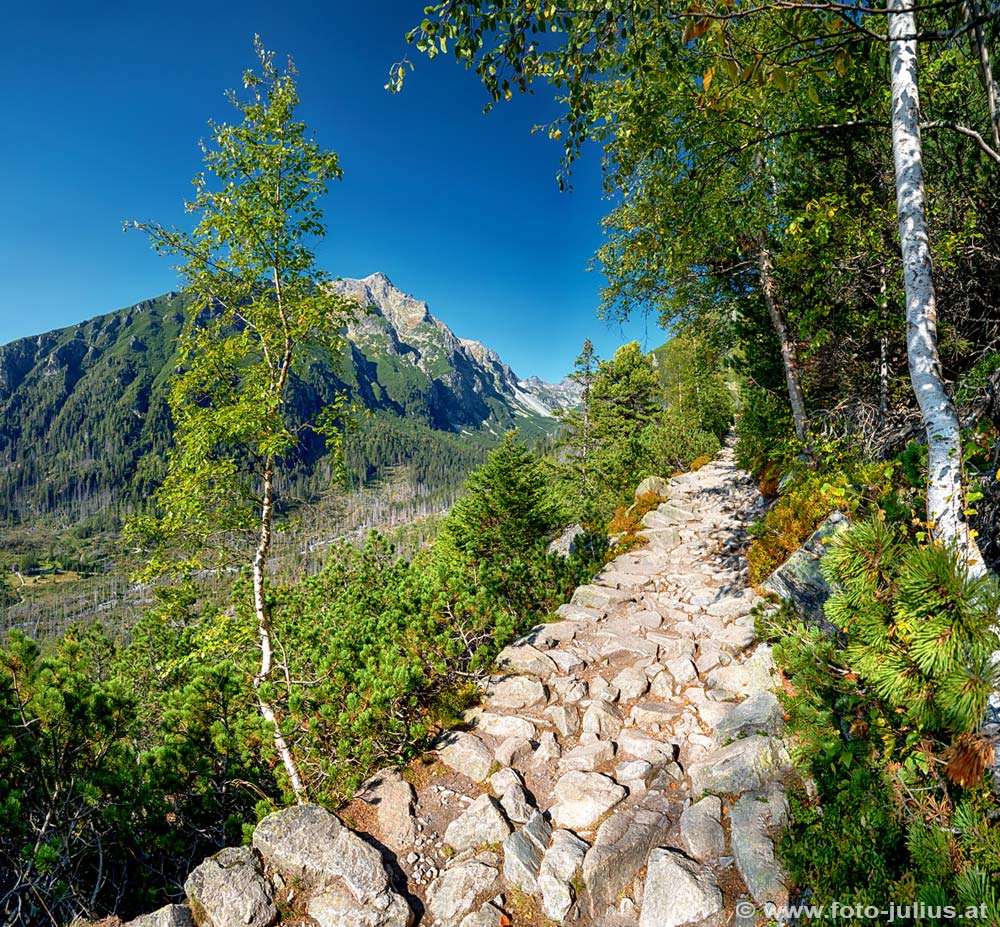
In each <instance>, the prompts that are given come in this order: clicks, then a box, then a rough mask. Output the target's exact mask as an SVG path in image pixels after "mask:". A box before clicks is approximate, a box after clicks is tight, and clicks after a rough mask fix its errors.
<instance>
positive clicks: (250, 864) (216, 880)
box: [167, 847, 278, 927]
mask: <svg viewBox="0 0 1000 927" xmlns="http://www.w3.org/2000/svg"><path fill="white" fill-rule="evenodd" d="M184 893H185V894H186V895H187V897H188V900H189V901H190V903H191V906H192V907H193V908H194V909H195V911H197V912H200V913H201V914H202V915H203V917H201V918H200V922H201V923H202V924H203V925H204V927H269V925H271V924H273V923H274V922H275V921H276V920H277V919H278V907H277V905H276V904H275V903H274V891H273V889H272V888H271V883H270V882H268V880H267V879H265V878H264V875H263V873H262V871H261V867H260V861H259V860H258V859H257V854H256V853H254V851H253V850H252V849H251V848H250V847H227V848H226V849H224V850H221V851H220V852H218V853H216V854H215V856H210V857H209V858H208V859H206V860H205V861H204V862H203V863H202V864H201V865H200V866H198V868H197V869H195V870H194V871H193V872H192V873H191V874H190V875H189V876H188V877H187V881H186V882H185V883H184ZM167 923H169V921H168V922H167Z"/></svg>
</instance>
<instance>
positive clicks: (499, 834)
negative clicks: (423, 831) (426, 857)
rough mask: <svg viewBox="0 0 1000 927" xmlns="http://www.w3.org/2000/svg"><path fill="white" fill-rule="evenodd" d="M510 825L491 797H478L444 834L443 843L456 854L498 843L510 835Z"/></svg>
mask: <svg viewBox="0 0 1000 927" xmlns="http://www.w3.org/2000/svg"><path fill="white" fill-rule="evenodd" d="M510 830H511V828H510V824H508V823H507V818H506V816H505V815H504V813H503V811H502V810H501V808H500V805H499V803H498V802H497V800H496V799H495V798H494V797H493V796H492V795H480V796H479V797H478V798H477V799H476V800H475V801H473V802H472V804H471V805H469V807H468V808H466V809H465V811H463V812H462V813H461V814H460V815H459V816H458V817H457V818H455V820H454V821H452V822H451V823H450V824H449V825H448V827H447V829H446V830H445V832H444V842H445V843H447V844H448V846H450V847H453V848H454V849H455V850H457V851H458V852H462V850H474V849H478V848H479V847H485V846H488V845H489V844H492V843H500V842H501V841H502V840H504V839H505V838H506V837H507V836H508V835H509V834H510Z"/></svg>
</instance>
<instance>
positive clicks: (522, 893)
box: [129, 455, 796, 927]
mask: <svg viewBox="0 0 1000 927" xmlns="http://www.w3.org/2000/svg"><path fill="white" fill-rule="evenodd" d="M661 482H662V481H661ZM663 486H664V488H665V490H666V492H667V494H668V495H669V499H670V501H668V502H665V503H664V504H662V505H661V506H660V507H659V508H657V509H655V510H653V511H651V512H649V513H648V514H647V515H646V516H645V517H644V519H643V526H644V529H645V530H644V534H645V535H646V537H647V538H648V541H649V543H648V546H646V547H644V548H639V549H635V550H632V551H630V552H628V553H625V554H622V555H621V556H619V557H617V558H616V559H615V560H614V561H612V562H611V563H610V564H608V565H607V566H606V567H605V569H604V570H603V571H602V572H601V573H600V574H599V575H598V576H597V577H596V578H595V580H594V581H593V583H591V584H589V585H586V586H581V587H579V588H578V589H577V590H576V592H575V594H574V595H573V597H572V600H571V601H570V602H569V603H567V604H565V605H563V606H561V607H560V609H559V610H558V614H559V617H560V618H561V619H562V620H561V621H557V622H553V623H550V624H544V625H539V626H538V627H536V628H534V629H533V630H532V631H531V632H530V633H529V634H528V635H527V636H526V637H525V638H523V639H522V640H520V641H518V642H516V643H515V644H514V645H512V646H510V647H508V648H507V649H506V650H505V651H504V652H502V653H501V654H500V657H499V659H498V661H497V663H498V666H499V670H500V671H499V672H498V673H497V674H496V675H494V676H491V677H489V678H487V679H484V680H482V689H483V698H482V704H481V705H480V706H478V707H476V708H474V709H472V710H471V711H469V712H468V713H467V715H466V718H465V721H466V724H465V726H464V728H463V729H462V730H454V731H450V732H447V733H446V734H445V735H443V736H442V737H441V738H440V739H439V741H438V742H437V744H436V749H435V750H434V752H433V753H431V754H430V755H428V756H425V757H424V758H423V759H422V760H419V761H417V762H416V763H414V764H411V766H410V768H409V769H408V770H407V771H405V772H404V773H400V771H399V770H393V769H387V770H383V771H382V772H381V773H379V774H377V775H376V776H375V777H374V778H373V779H372V780H370V781H369V782H368V783H367V784H366V785H365V786H364V787H363V788H362V790H361V791H360V792H359V793H358V794H357V796H356V797H355V799H354V801H353V802H351V803H350V804H349V805H348V806H347V807H346V808H345V809H344V810H343V812H342V816H343V818H344V822H349V823H351V824H352V825H353V826H354V827H356V828H357V829H358V830H359V831H361V832H362V833H361V835H360V836H359V834H358V833H355V832H354V831H353V830H351V829H350V828H348V827H347V826H345V823H344V822H342V821H341V820H340V819H338V818H336V817H334V816H333V815H331V814H329V813H328V812H325V811H323V809H321V808H318V807H316V806H300V807H297V808H292V809H288V810H286V811H280V812H277V813H276V814H273V815H271V816H270V817H268V818H265V819H264V821H262V822H261V823H260V824H259V825H258V827H257V830H256V832H255V834H254V837H253V848H249V847H248V848H244V849H239V850H237V849H235V848H232V849H227V850H224V851H222V853H221V854H219V855H217V856H215V857H213V858H211V859H209V860H206V862H204V863H203V864H202V865H201V866H199V867H198V868H197V869H196V870H195V872H194V873H193V874H192V876H191V877H190V878H189V879H188V881H187V884H186V886H185V889H186V892H187V896H188V899H189V902H190V904H191V907H192V908H193V909H194V910H195V911H196V912H198V913H199V915H200V916H201V919H200V920H199V924H200V925H201V927H237V925H246V924H252V925H255V927H270V925H272V924H274V923H276V922H279V920H280V922H281V923H287V924H293V923H294V924H298V923H299V921H298V920H296V919H295V914H299V913H305V914H308V915H309V916H310V917H311V918H313V920H314V921H315V922H316V923H317V924H319V925H320V927H347V925H351V927H355V925H359V927H360V925H368V927H408V925H409V924H411V923H412V922H413V921H416V922H418V923H419V924H421V925H424V927H502V925H509V924H513V925H518V927H529V925H533V927H540V925H542V924H551V923H553V922H554V923H556V924H575V925H579V927H723V925H730V924H734V923H735V924H737V925H745V924H753V923H757V922H758V921H763V920H767V919H768V918H767V917H766V916H765V912H766V910H767V906H768V905H772V904H774V905H779V906H780V905H783V904H785V903H787V897H788V893H787V889H786V885H785V881H784V876H783V874H782V871H781V868H780V866H779V864H778V862H777V860H776V857H775V850H774V838H775V837H776V835H777V834H778V832H779V831H780V830H781V828H782V826H783V824H784V822H785V820H786V817H787V813H788V806H787V800H786V796H785V788H786V786H788V785H790V784H793V783H795V782H796V772H795V770H794V767H793V765H792V762H791V760H790V758H789V755H788V752H787V749H786V745H785V743H784V741H783V738H782V734H783V725H784V709H783V708H782V706H781V704H780V702H779V701H778V699H777V698H776V696H775V694H774V691H773V689H774V688H775V687H776V685H778V684H779V680H778V678H777V671H776V670H775V667H774V663H773V661H772V659H771V653H770V648H769V647H768V646H767V645H766V644H758V643H757V641H756V640H755V636H754V620H753V616H752V615H751V613H750V610H751V608H752V606H753V605H754V604H756V602H757V601H759V600H758V597H757V596H756V595H755V594H754V593H753V592H752V590H750V589H747V588H746V587H745V585H744V579H743V577H744V575H745V572H746V569H745V563H744V561H743V559H742V548H743V546H744V544H745V542H746V534H745V531H744V527H745V525H746V524H748V523H749V522H750V521H751V520H752V517H753V509H752V506H753V503H754V500H755V497H756V493H755V492H754V489H753V485H752V482H751V481H750V479H749V477H748V476H747V475H746V474H742V473H740V471H738V470H737V469H736V468H735V467H734V466H733V465H732V463H731V460H730V459H728V458H727V456H726V455H724V456H723V459H722V460H720V461H717V462H716V463H714V464H710V465H708V466H706V467H704V468H703V469H701V470H699V471H698V472H697V473H691V474H685V475H683V476H680V477H677V478H675V479H673V480H671V481H669V482H668V483H667V482H663ZM390 873H392V874H393V875H392V877H391V878H390V875H389V874H390ZM250 898H254V899H256V901H255V902H254V903H253V904H250V903H248V902H247V901H246V899H250ZM280 911H291V912H293V913H292V914H288V915H279V912H280ZM151 917H160V918H161V919H160V920H143V919H140V920H139V921H136V922H134V923H133V924H132V925H129V927H156V925H166V924H182V923H183V924H188V923H190V921H189V920H187V921H185V920H183V918H184V917H188V918H190V910H189V908H188V907H186V906H173V907H171V908H169V909H164V910H163V911H162V912H158V914H157V915H152V916H151ZM166 917H170V918H173V919H172V920H165V919H163V918H166ZM178 918H182V919H181V920H178Z"/></svg>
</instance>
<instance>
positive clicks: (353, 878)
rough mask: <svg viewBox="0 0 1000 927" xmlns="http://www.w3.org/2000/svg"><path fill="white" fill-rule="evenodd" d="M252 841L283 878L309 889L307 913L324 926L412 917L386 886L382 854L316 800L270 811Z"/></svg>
mask: <svg viewBox="0 0 1000 927" xmlns="http://www.w3.org/2000/svg"><path fill="white" fill-rule="evenodd" d="M253 845H254V846H255V847H256V848H257V850H258V851H259V852H260V855H261V856H262V857H263V858H264V860H265V862H266V863H267V864H268V866H270V867H271V868H273V869H274V870H276V871H277V872H279V873H280V874H281V875H282V877H283V878H284V879H285V881H286V882H295V883H297V884H299V885H301V886H302V887H303V888H304V889H306V890H308V891H310V892H312V894H313V898H312V901H311V902H310V911H309V913H310V916H311V917H314V918H315V919H316V920H317V921H319V922H320V923H321V924H322V925H323V927H340V925H341V924H343V925H345V927H346V925H348V924H352V925H353V924H357V925H359V927H362V925H363V927H407V925H408V924H410V923H411V922H412V920H413V915H412V913H411V911H410V909H409V906H408V905H407V904H406V902H405V901H404V900H403V899H402V897H401V896H399V895H398V894H396V893H395V892H394V891H393V890H392V888H391V886H390V882H389V873H388V871H387V870H386V867H385V864H384V863H383V861H382V854H381V853H379V851H378V850H377V849H376V848H375V847H373V846H371V844H368V843H366V842H365V841H364V840H362V839H361V837H359V836H358V835H357V834H356V833H355V832H354V831H353V830H351V829H350V828H349V827H345V826H344V825H343V824H342V823H341V822H340V819H339V818H337V816H336V815H334V814H331V813H330V812H329V811H327V810H326V809H325V808H321V807H320V806H319V805H312V804H303V805H296V806H295V807H293V808H285V809H284V810H282V811H276V812H275V813H274V814H269V815H268V816H267V817H266V818H264V820H262V821H261V822H260V823H259V824H258V825H257V828H256V829H255V830H254V834H253ZM313 906H315V907H316V913H313Z"/></svg>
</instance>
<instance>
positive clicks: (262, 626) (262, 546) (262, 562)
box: [253, 459, 307, 804]
mask: <svg viewBox="0 0 1000 927" xmlns="http://www.w3.org/2000/svg"><path fill="white" fill-rule="evenodd" d="M263 489H264V498H263V501H262V502H261V512H260V539H259V540H258V542H257V550H256V551H255V553H254V558H253V605H254V611H255V612H256V614H257V625H258V631H259V634H260V669H259V670H258V671H257V675H256V676H254V680H253V687H254V690H255V691H256V693H257V705H258V707H259V708H260V713H261V717H263V719H264V720H265V721H266V722H267V723H268V724H270V725H271V727H272V728H273V729H274V730H273V737H274V749H275V751H276V752H277V754H278V756H279V757H280V758H281V762H282V764H283V765H284V767H285V772H286V773H287V775H288V781H289V783H290V785H291V787H292V792H293V793H294V794H295V800H296V801H297V802H298V803H299V804H302V802H304V801H306V797H307V796H306V788H305V785H303V783H302V776H301V774H300V773H299V767H298V764H297V763H296V762H295V757H294V756H293V755H292V750H291V748H290V747H289V746H288V742H287V741H286V740H285V738H284V735H283V734H282V733H281V727H280V725H279V723H278V716H277V712H275V710H274V706H273V705H272V704H271V703H270V702H269V701H268V700H267V699H265V698H264V696H263V695H262V694H261V691H260V689H261V686H262V685H263V684H264V682H265V681H266V680H267V677H268V676H270V675H271V668H272V665H273V663H274V646H273V643H272V641H271V616H270V613H269V610H268V605H267V591H266V589H265V588H264V574H265V570H266V568H267V557H268V554H269V553H270V551H271V522H272V520H273V518H274V461H273V460H270V459H269V460H268V462H267V465H266V467H265V468H264V486H263Z"/></svg>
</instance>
